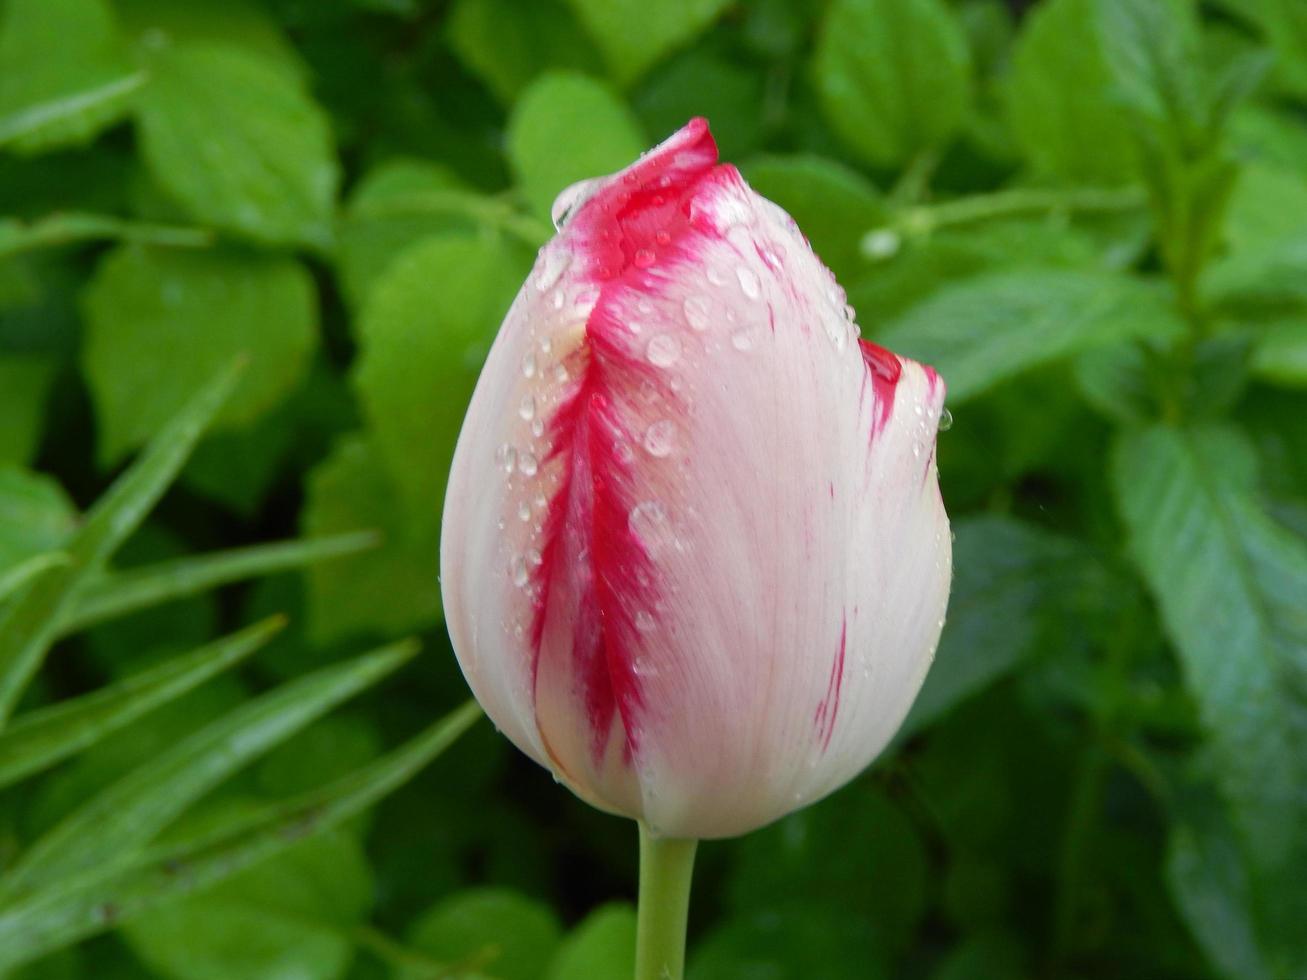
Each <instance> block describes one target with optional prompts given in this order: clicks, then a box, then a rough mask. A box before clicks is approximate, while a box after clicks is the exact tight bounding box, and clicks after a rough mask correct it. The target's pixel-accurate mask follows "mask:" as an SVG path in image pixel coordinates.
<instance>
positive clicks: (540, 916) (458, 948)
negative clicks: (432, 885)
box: [409, 888, 562, 980]
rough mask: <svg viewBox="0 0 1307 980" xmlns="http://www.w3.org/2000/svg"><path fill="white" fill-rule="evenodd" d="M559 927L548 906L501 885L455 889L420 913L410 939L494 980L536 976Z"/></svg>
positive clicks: (552, 948)
mask: <svg viewBox="0 0 1307 980" xmlns="http://www.w3.org/2000/svg"><path fill="white" fill-rule="evenodd" d="M561 932H562V930H561V929H560V928H559V925H558V919H557V918H556V917H555V915H554V912H553V910H552V909H550V908H549V907H548V906H547V905H544V904H542V903H540V902H537V901H534V900H533V899H529V898H527V897H526V896H524V895H519V894H517V893H516V892H512V891H509V890H508V889H504V888H475V889H468V890H466V891H462V892H459V893H458V894H456V895H453V896H451V897H450V898H447V899H445V900H444V901H442V902H441V903H440V904H439V905H437V906H435V908H432V909H430V910H428V911H427V912H426V913H424V914H423V915H422V916H421V917H419V918H418V920H417V922H416V923H414V925H413V928H412V929H411V930H410V932H409V944H410V945H411V946H412V947H413V948H414V949H417V950H420V951H421V952H423V953H427V954H429V955H430V956H431V957H432V958H433V959H435V960H438V961H440V962H443V963H467V964H469V965H472V964H475V967H474V968H475V969H476V970H477V971H478V972H482V973H485V974H486V975H487V976H491V977H495V978H496V980H540V978H541V977H542V976H543V975H544V968H545V966H546V964H547V963H548V962H549V958H550V957H551V956H552V955H553V954H554V951H555V949H557V947H558V943H559V939H560V935H561Z"/></svg>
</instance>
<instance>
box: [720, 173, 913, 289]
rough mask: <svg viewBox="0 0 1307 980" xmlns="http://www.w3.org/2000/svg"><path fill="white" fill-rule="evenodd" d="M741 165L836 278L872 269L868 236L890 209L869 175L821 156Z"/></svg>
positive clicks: (843, 279)
mask: <svg viewBox="0 0 1307 980" xmlns="http://www.w3.org/2000/svg"><path fill="white" fill-rule="evenodd" d="M741 169H742V170H743V171H744V176H745V177H746V178H747V179H748V181H749V184H750V185H751V186H752V187H753V189H754V190H755V191H757V192H758V193H759V194H761V195H762V196H763V197H765V198H768V199H769V200H771V201H775V202H776V203H777V204H779V205H780V206H781V207H783V208H784V209H785V210H786V211H788V212H789V214H790V217H792V218H793V219H794V220H795V221H796V222H797V223H798V225H799V227H800V228H802V229H803V233H804V234H805V235H806V236H808V240H809V241H810V242H811V243H812V248H813V251H815V252H816V253H817V255H818V256H819V257H820V258H821V260H822V261H823V262H825V263H826V265H827V266H829V267H830V270H831V271H832V272H833V273H835V278H836V279H838V280H840V281H841V282H845V283H848V282H851V281H853V279H854V278H855V277H857V276H859V275H861V274H864V273H865V272H866V271H867V268H868V266H869V263H868V261H867V259H866V258H865V257H864V256H863V254H862V248H861V245H862V238H863V236H864V235H865V234H866V233H867V232H868V231H870V230H872V229H873V228H879V227H880V226H881V225H883V224H885V223H886V221H887V220H888V218H889V211H888V208H887V207H886V205H885V202H884V200H883V198H882V197H881V194H880V192H879V191H878V190H877V189H876V188H875V186H873V185H872V184H871V183H870V182H868V181H867V179H866V178H865V177H863V176H862V175H861V174H859V173H858V172H857V171H855V170H852V169H850V168H848V167H845V166H843V165H841V164H838V163H835V162H833V161H831V160H826V159H823V158H821V157H816V156H798V157H759V158H757V159H755V160H753V161H752V162H750V163H748V164H746V165H745V166H744V167H743V168H741Z"/></svg>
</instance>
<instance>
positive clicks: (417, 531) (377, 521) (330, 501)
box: [300, 436, 440, 643]
mask: <svg viewBox="0 0 1307 980" xmlns="http://www.w3.org/2000/svg"><path fill="white" fill-rule="evenodd" d="M432 507H436V504H435V503H434V502H433V503H432ZM433 514H435V515H438V514H439V509H438V508H437V509H436V510H434V511H433ZM436 519H437V518H435V517H433V518H432V519H431V520H430V521H428V522H427V523H426V525H425V526H424V527H416V528H415V527H414V526H413V525H412V523H411V522H410V521H409V520H408V519H407V517H406V507H405V504H404V502H403V501H402V499H401V498H400V497H399V494H398V492H397V491H396V489H395V487H394V484H393V483H392V482H391V481H390V480H389V479H388V478H387V476H386V468H385V465H384V463H383V461H382V459H381V456H380V454H379V453H378V452H377V450H376V449H375V447H374V446H373V445H372V444H371V443H370V442H368V441H367V440H365V439H363V438H361V437H358V436H352V437H347V438H346V439H343V440H342V441H341V443H340V444H339V445H338V446H337V447H336V450H335V452H333V453H332V455H330V456H329V457H327V459H325V460H324V461H323V462H322V463H321V464H320V465H318V466H317V467H316V468H314V469H313V470H310V471H309V474H308V481H307V500H306V502H305V505H304V510H303V512H302V514H301V515H300V525H301V529H302V531H303V533H304V534H305V536H306V537H307V538H309V540H313V539H314V538H316V537H318V536H319V535H331V534H338V533H341V532H348V531H355V530H358V529H361V528H375V529H376V530H378V531H379V532H380V533H381V536H382V542H383V543H382V546H381V547H380V548H377V549H375V550H373V551H368V552H365V553H363V554H360V555H357V556H355V557H352V558H343V559H341V560H339V561H333V562H330V563H325V564H321V565H315V566H313V567H311V568H310V569H309V571H308V597H307V602H308V620H309V633H310V636H311V638H312V639H313V640H314V641H315V642H317V643H327V642H330V641H331V640H335V639H339V638H340V637H344V636H351V635H355V634H365V635H368V634H380V635H393V634H395V633H400V632H403V631H405V630H412V629H420V628H424V627H427V626H430V625H432V624H433V623H435V622H437V621H438V620H439V619H440V583H439V575H440V548H439V541H438V538H437V536H436V535H437V531H436V525H435V521H436Z"/></svg>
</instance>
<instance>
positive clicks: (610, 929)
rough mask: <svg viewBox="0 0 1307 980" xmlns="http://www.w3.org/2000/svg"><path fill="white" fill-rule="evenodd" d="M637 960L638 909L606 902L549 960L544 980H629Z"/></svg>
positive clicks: (584, 921) (569, 934)
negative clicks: (636, 922)
mask: <svg viewBox="0 0 1307 980" xmlns="http://www.w3.org/2000/svg"><path fill="white" fill-rule="evenodd" d="M634 962H635V909H634V908H632V907H631V906H629V905H618V904H613V905H605V906H603V907H601V908H598V909H595V910H594V911H593V912H591V913H590V914H589V915H587V916H586V917H585V919H584V920H583V921H582V922H581V923H580V924H579V925H577V926H576V928H574V929H573V930H572V931H571V932H570V933H568V935H567V938H566V939H564V940H563V943H562V945H560V946H559V947H558V951H557V952H556V953H555V954H554V958H553V959H552V960H550V962H549V969H548V970H547V971H546V972H545V974H544V980H575V978H579V977H585V978H586V980H627V978H629V977H630V975H631V964H632V963H634Z"/></svg>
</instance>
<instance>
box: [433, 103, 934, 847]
mask: <svg viewBox="0 0 1307 980" xmlns="http://www.w3.org/2000/svg"><path fill="white" fill-rule="evenodd" d="M555 211H556V213H555V221H556V224H558V226H559V233H558V235H557V236H556V237H555V238H554V239H553V240H552V241H551V242H549V244H547V245H546V246H545V247H544V248H543V249H542V250H541V252H540V256H539V259H538V261H537V263H536V267H535V269H534V271H533V272H532V274H531V276H530V278H529V280H528V281H527V282H526V284H525V285H524V286H523V287H522V290H521V292H520V293H519V295H518V297H517V300H516V301H515V302H514V304H513V306H512V309H511V310H510V311H509V313H508V316H507V318H506V319H505V321H504V324H503V327H502V328H501V329H500V332H499V335H498V337H497V339H496V340H495V343H494V346H493V348H492V349H491V351H490V355H489V357H488V359H487V361H486V365H485V368H484V370H483V372H482V374H481V379H480V382H479V383H478V385H477V389H476V393H475V395H474V396H473V399H472V403H471V406H470V408H469V409H468V414H467V418H466V420H465V422H464V424H463V431H462V434H461V436H460V438H459V443H458V449H457V452H456V454H455V457H454V465H453V471H452V473H451V476H450V483H449V490H448V494H447V502H446V505H445V513H444V526H443V539H442V546H441V552H442V553H441V570H442V583H443V590H444V601H445V613H446V619H447V622H448V627H449V633H450V636H451V637H452V640H453V645H454V649H455V651H456V652H457V654H458V658H459V662H460V664H461V665H462V668H463V672H464V673H465V675H466V676H467V679H468V683H469V684H470V685H471V687H472V690H473V692H474V693H475V694H476V696H477V698H478V699H479V700H480V702H481V704H482V705H483V706H484V707H485V710H486V712H487V713H488V714H489V715H490V717H491V719H492V720H493V721H494V722H495V723H496V724H497V725H498V727H499V728H500V729H501V730H502V731H503V732H504V733H505V734H506V735H507V736H508V737H509V738H510V739H512V740H513V742H514V743H516V744H517V746H518V747H519V748H521V749H522V751H524V752H526V753H527V754H528V755H530V756H531V757H532V758H533V759H535V760H536V761H537V762H539V763H540V764H541V765H543V766H547V767H548V768H550V769H552V770H553V771H554V773H555V774H556V775H557V776H558V778H559V779H560V780H562V781H563V782H564V783H566V784H567V785H568V786H569V787H570V788H571V789H572V790H573V791H574V792H576V793H577V795H579V796H580V797H582V798H583V799H585V800H587V801H589V802H590V803H592V804H594V805H595V806H598V807H601V808H603V809H605V810H609V811H612V812H615V813H620V814H625V815H628V816H631V817H635V818H638V819H640V820H643V821H644V822H645V823H646V824H647V825H648V826H649V827H650V828H651V830H652V831H653V832H654V833H656V834H662V835H666V836H674V837H689V838H711V837H724V836H732V835H736V834H741V833H744V832H746V831H749V830H751V829H753V828H756V827H759V826H761V825H763V824H766V823H769V822H771V821H773V820H775V819H777V818H778V817H780V816H782V815H784V814H785V813H787V812H789V811H791V810H793V809H795V808H797V807H800V806H803V805H806V804H808V803H811V802H813V801H814V800H816V799H818V798H820V797H822V796H824V795H826V794H827V793H830V792H831V791H832V790H834V789H836V788H838V787H839V786H841V785H843V784H844V783H845V782H847V781H848V780H849V779H851V778H852V777H854V776H855V775H857V773H858V772H860V771H861V770H862V769H863V768H864V767H866V766H867V764H868V763H869V762H871V760H872V759H873V758H874V757H875V756H876V754H877V753H878V752H879V751H880V750H881V749H882V748H883V747H884V746H885V744H886V742H887V741H888V740H889V739H890V737H891V736H892V735H893V733H894V731H895V730H896V729H897V727H898V726H899V724H900V722H901V721H902V719H903V717H904V715H905V714H906V712H907V710H908V707H909V706H910V705H911V703H912V700H913V698H914V697H915V696H916V693H917V691H918V689H919V688H920V686H921V682H922V680H923V678H924V677H925V674H926V670H927V668H928V667H929V665H930V661H931V656H932V654H933V652H934V649H935V645H936V643H937V641H938V638H939V633H940V628H941V625H942V623H943V616H944V609H945V605H946V602H947V598H948V589H949V579H950V552H951V547H950V535H949V528H948V518H947V516H946V515H945V513H944V507H943V504H942V502H941V500H940V495H939V487H938V482H937V473H936V467H935V432H936V426H937V423H938V420H939V417H940V413H941V410H942V406H943V400H944V385H943V382H942V381H941V380H940V379H939V377H937V376H936V374H935V372H934V371H933V370H932V369H930V368H929V367H925V366H923V365H920V364H917V363H915V362H913V361H910V360H906V359H904V358H900V357H898V356H896V355H894V354H892V353H890V352H888V351H886V350H884V349H882V348H879V347H877V346H875V345H873V344H870V343H867V342H865V341H862V340H860V339H859V335H858V330H857V327H856V326H855V324H854V322H853V313H852V310H851V309H850V308H849V307H848V306H847V305H846V302H845V297H844V292H843V290H841V289H840V287H839V286H838V285H837V284H836V282H835V280H834V277H833V276H832V275H831V273H830V272H829V271H828V270H827V269H826V268H825V267H824V266H823V265H822V263H821V262H820V260H818V258H817V257H816V256H815V255H814V254H813V253H812V250H811V249H810V248H809V246H808V244H807V241H806V240H805V239H804V237H803V235H802V233H801V232H800V231H799V229H798V228H797V227H796V226H795V224H794V222H793V220H792V219H791V218H790V217H789V216H788V215H787V214H785V213H784V212H783V211H782V210H781V209H780V208H778V207H777V206H776V205H774V204H772V203H771V202H769V201H767V200H765V199H763V198H762V197H760V196H758V195H757V194H755V193H754V192H753V191H752V190H751V189H750V188H749V186H748V185H747V184H746V183H745V182H744V180H743V178H742V177H741V176H740V174H739V172H738V171H737V170H736V169H735V168H734V167H733V166H731V165H729V164H720V163H718V161H717V148H716V145H715V144H714V142H713V139H712V135H711V134H710V133H709V131H708V126H707V123H706V122H704V121H703V120H699V119H696V120H694V121H692V122H690V123H689V124H688V125H687V126H686V127H685V128H684V129H682V130H681V131H680V132H678V133H676V134H675V135H674V136H672V137H671V138H670V139H669V140H667V141H666V142H665V143H663V144H662V145H661V146H659V147H657V148H656V149H654V150H653V151H651V152H650V153H648V154H647V155H645V156H644V157H642V158H641V159H640V160H639V161H638V162H636V163H634V164H633V165H631V166H630V167H629V168H627V169H626V170H624V171H622V172H621V173H619V174H616V175H614V176H612V177H608V178H603V179H599V180H594V181H588V182H586V183H584V184H582V185H578V186H577V187H574V188H572V189H570V190H569V191H567V192H565V193H564V194H563V195H562V197H560V198H559V203H558V205H556V209H555Z"/></svg>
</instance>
